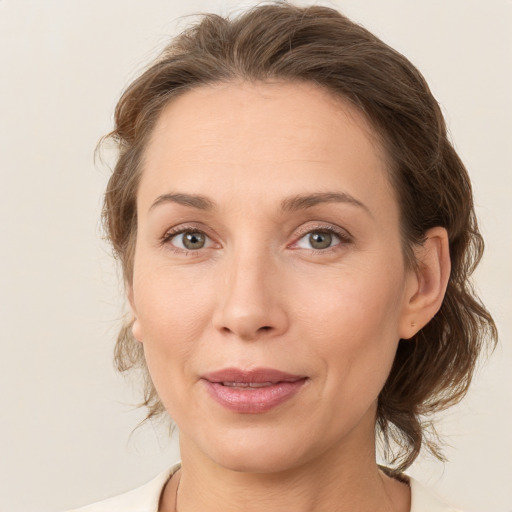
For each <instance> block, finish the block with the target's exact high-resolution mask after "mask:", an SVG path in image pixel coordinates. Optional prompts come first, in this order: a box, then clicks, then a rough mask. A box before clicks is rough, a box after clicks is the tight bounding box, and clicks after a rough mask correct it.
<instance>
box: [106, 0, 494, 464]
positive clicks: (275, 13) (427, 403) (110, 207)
mask: <svg viewBox="0 0 512 512" xmlns="http://www.w3.org/2000/svg"><path fill="white" fill-rule="evenodd" d="M240 80H245V81H268V80H273V81H276V80H278V81H307V82H313V83H315V84H317V85H318V86H320V87H323V88H325V89H327V90H328V91H330V93H331V94H332V95H334V96H335V97H342V98H345V99H348V100H349V101H351V102H352V103H353V104H354V105H355V106H356V107H357V108H358V109H360V110H361V111H362V112H363V113H364V114H365V115H366V116H367V118H368V119H369V120H370V122H371V124H372V125H373V127H374V128H375V130H376V132H377V133H378V134H379V135H380V137H381V138H382V143H383V145H384V147H385V149H386V150H387V154H388V156H389V166H390V176H391V181H392V183H393V185H394V188H395V190H396V193H397V197H398V202H399V206H400V210H401V229H402V234H403V247H404V254H405V257H406V262H407V264H409V265H413V264H414V258H413V256H412V254H413V253H412V247H413V246H414V244H419V243H421V242H422V240H423V237H424V234H425V232H426V231H427V230H428V229H429V228H431V227H434V226H443V227H445V228H446V229H447V231H448V235H449V244H450V256H451V275H450V279H449V283H448V288H447V291H446V295H445V298H444V301H443V304H442V306H441V309H440V310H439V312H438V313H437V314H436V315H435V317H434V318H433V319H432V320H431V321H430V322H429V323H428V324H427V325H426V326H425V327H424V328H423V329H421V330H420V331H419V332H418V333H417V334H416V335H415V336H414V337H413V338H412V339H411V340H401V341H400V343H399V346H398V350H397V353H396V358H395V361H394V365H393V367H392V370H391V373H390V375H389V378H388V380H387V382H386V384H385V386H384V389H383V390H382V392H381V393H380V396H379V402H378V410H377V428H378V433H379V434H380V435H381V439H382V440H383V442H384V447H385V449H386V454H387V456H388V459H389V460H388V462H390V463H391V464H394V465H395V470H396V471H402V470H403V469H405V468H407V467H408V466H409V465H410V464H411V463H412V462H413V461H414V459H415V458H416V457H417V455H418V453H419V451H420V448H421V446H422V444H424V445H426V446H427V448H428V449H430V450H431V452H432V453H434V454H435V455H437V456H438V457H439V458H441V454H440V452H439V447H438V444H437V443H436V438H435V437H428V436H426V433H427V432H428V430H426V427H427V425H428V423H427V421H426V420H427V419H428V418H429V415H430V414H431V413H433V412H436V411H439V410H442V409H444V408H446V407H448V406H450V405H453V404H455V403H457V402H458V401H459V400H460V399H461V398H462V397H463V396H464V395H465V393H466V392H467V389H468V386H469V384H470V381H471V378H472V374H473V371H474V369H475V365H476V362H477V358H478V355H479V353H480V352H481V350H482V348H484V346H485V345H486V344H487V343H488V344H489V345H491V346H492V341H493V340H495V339H496V335H497V333H496V327H495V325H494V322H493V320H492V317H491V316H490V314H489V313H488V311H487V310H486V309H485V307H484V306H483V305H482V304H481V302H480V301H479V300H478V298H477V296H476V295H475V293H474V291H473V289H472V287H471V284H470V282H469V277H470V275H471V273H472V272H473V270H474V268H475V267H476V265H477V264H478V262H479V260H480V258H481V256H482V251H483V246H484V245H483V241H482V237H481V235H480V233H479V231H478V226H477V221H476V218H475V212H474V207H473V199H472V192H471V184H470V181H469V177H468V175H467V172H466V170H465V168H464V165H463V164H462V162H461V160H460V159H459V157H458V155H457V154H456V152H455V150H454V149H453V147H452V145H451V144H450V141H449V140H448V137H447V132H446V126H445V122H444V119H443V116H442V114H441V110H440V108H439V105H438V103H437V102H436V100H435V99H434V97H433V96H432V94H431V92H430V90H429V88H428V86H427V84H426V82H425V80H424V78H423V77H422V75H421V74H420V73H419V72H418V71H417V69H416V68H415V67H414V66H413V65H412V64H411V63H410V62H409V61H408V60H407V59H406V58H405V57H404V56H403V55H401V54H400V53H398V52H396V51H395V50H393V49H392V48H390V47H389V46H387V45H386V44H385V43H383V42H382V41H381V40H379V39H378V38H377V37H375V36H374V35H373V34H371V33H370V32H368V31H367V30H366V29H364V28H362V27H361V26H359V25H357V24H355V23H353V22H352V21H350V20H349V19H347V18H346V17H344V16H343V15H342V14H340V13H339V12H338V11H336V10H334V9H331V8H328V7H322V6H310V7H305V8H301V7H297V6H294V5H291V4H290V3H287V2H282V1H280V2H275V3H273V4H266V5H260V6H257V7H254V8H252V9H250V10H248V11H246V12H244V13H242V14H241V15H239V16H238V17H236V18H234V19H230V18H229V17H228V18H223V17H221V16H218V15H216V14H205V15H202V18H201V19H200V20H199V21H198V22H197V23H195V24H194V25H193V26H191V27H189V28H188V29H186V30H185V31H184V32H182V33H181V34H179V35H178V36H177V37H175V38H174V39H173V40H172V41H171V43H170V44H169V45H168V46H167V47H166V48H165V50H164V51H163V53H162V54H161V55H160V57H159V58H158V59H157V61H156V62H154V63H153V64H152V65H151V66H150V67H149V69H147V70H146V71H145V72H144V73H143V74H142V75H141V76H140V77H139V78H137V79H136V80H135V81H134V82H133V83H132V84H131V85H130V86H129V87H128V89H127V90H126V91H125V92H124V94H123V95H122V97H121V99H120V101H119V103H118V105H117V108H116V111H115V129H114V131H113V132H112V133H111V134H110V135H109V136H110V137H111V138H113V139H114V140H115V142H116V143H117V145H118V148H119V158H118V161H117V164H116V166H115V169H114V172H113V174H112V176H111V178H110V181H109V184H108V187H107V191H106V195H105V203H104V211H103V215H104V223H105V227H106V231H107V235H108V238H109V239H110V241H111V243H112V246H113V249H114V253H115V255H116V256H117V257H118V258H119V260H120V261H121V264H122V269H123V273H124V278H125V281H126V282H127V283H131V280H132V273H133V257H134V247H135V239H136V228H137V212H136V194H137V185H138V181H139V178H140V175H141V171H142V169H141V167H142V155H143V151H144V148H145V145H146V142H147V140H148V137H149V136H150V134H151V131H152V128H153V126H154V124H155V122H156V120H157V118H158V116H159V114H160V112H161V111H162V110H163V108H164V107H165V106H166V104H167V103H168V102H169V100H170V99H171V98H173V97H176V96H177V95H179V94H183V93H184V92H186V91H187V90H190V89H192V88H195V87H199V86H201V85H204V84H212V83H218V82H233V81H240ZM132 322H133V320H130V319H128V320H127V322H126V323H125V325H124V326H123V328H122V329H121V332H120V334H119V337H118V340H117V344H116V349H115V362H116V364H117V368H118V369H119V371H122V372H124V371H127V370H129V369H134V368H139V369H141V370H142V372H143V375H144V378H145V392H144V402H143V405H145V406H147V407H148V410H149V413H148V418H150V417H152V416H154V415H156V414H159V413H161V412H163V411H164V409H163V406H162V404H161V402H160V400H159V398H158V396H157V393H156V390H155V388H154V387H153V384H152V382H151V378H150V376H149V374H148V372H147V367H146V364H145V360H144V354H143V351H142V347H141V344H140V343H138V342H137V341H135V340H134V338H133V336H132V334H131V325H132ZM393 446H394V447H395V449H392V447H393ZM397 446H398V450H396V447H397Z"/></svg>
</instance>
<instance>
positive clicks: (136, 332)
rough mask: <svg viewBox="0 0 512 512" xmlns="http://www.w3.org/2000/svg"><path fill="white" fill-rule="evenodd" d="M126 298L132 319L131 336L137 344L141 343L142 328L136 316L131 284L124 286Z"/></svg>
mask: <svg viewBox="0 0 512 512" xmlns="http://www.w3.org/2000/svg"><path fill="white" fill-rule="evenodd" d="M126 297H127V299H128V304H129V305H130V311H131V313H132V317H133V323H132V335H133V337H134V338H135V339H136V340H137V341H138V342H140V343H142V339H143V336H142V326H141V325H140V322H139V318H138V316H137V310H136V309H135V301H134V298H133V285H132V284H131V283H130V284H128V283H127V284H126Z"/></svg>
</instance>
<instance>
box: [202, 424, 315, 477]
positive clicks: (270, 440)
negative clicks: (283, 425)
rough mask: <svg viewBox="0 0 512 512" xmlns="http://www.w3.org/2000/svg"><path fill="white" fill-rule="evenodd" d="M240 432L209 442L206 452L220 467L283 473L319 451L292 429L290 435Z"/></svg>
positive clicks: (234, 469)
mask: <svg viewBox="0 0 512 512" xmlns="http://www.w3.org/2000/svg"><path fill="white" fill-rule="evenodd" d="M231 434H233V433H231ZM238 434H239V435H229V436H227V438H223V439H221V440H219V439H218V440H209V441H207V443H208V448H207V449H206V450H205V451H204V453H207V454H208V456H209V458H210V459H211V460H213V462H214V463H216V464H218V465H219V466H222V467H224V468H226V469H229V470H231V471H235V472H241V473H279V472H283V471H288V470H292V469H294V468H297V467H299V466H301V465H302V464H304V463H305V462H307V460H309V459H311V458H314V457H315V454H314V452H315V451H316V450H314V449H312V448H313V447H312V446H310V449H309V450H307V451H305V450H304V448H305V443H304V442H301V439H300V438H299V436H296V437H295V436H290V433H289V432H288V435H286V436H282V435H281V436H280V435H277V433H276V432H272V433H270V432H266V433H265V432H259V433H257V432H251V433H250V434H249V435H248V433H244V434H242V435H241V433H238ZM251 434H252V435H251ZM212 447H214V448H213V449H212Z"/></svg>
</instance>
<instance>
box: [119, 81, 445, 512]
mask: <svg viewBox="0 0 512 512" xmlns="http://www.w3.org/2000/svg"><path fill="white" fill-rule="evenodd" d="M315 193H338V194H345V196H344V198H345V200H344V201H326V202H325V201H324V202H320V203H318V204H315V205H309V207H307V208H299V209H289V208H288V209H285V210H282V208H281V206H282V203H283V201H286V200H288V205H289V199H290V198H292V197H295V196H298V195H311V194H315ZM169 194H193V195H200V196H205V197H207V198H208V200H209V201H210V202H211V203H215V207H213V208H211V209H202V208H197V207H196V206H197V205H196V206H192V205H185V204H179V203H177V202H176V201H173V200H170V199H169V196H168V195H169ZM166 195H167V196H166ZM347 197H349V198H350V200H346V199H347ZM303 206H304V205H303ZM137 211H138V227H137V229H138V231H137V243H136V250H135V257H134V277H133V283H131V285H130V287H129V299H130V303H131V305H132V309H133V313H134V316H135V323H134V326H133V333H134V336H135V338H136V339H137V340H139V341H140V342H141V343H143V345H144V353H145V356H146V360H147V364H148V368H149V371H150V374H151V376H152V379H153V382H154V385H155V387H156V389H157V391H158V394H159V396H160V398H161V400H162V402H163V404H164V405H165V407H166V409H167V411H168V412H169V414H170V416H171V417H172V418H173V420H174V421H175V422H176V424H177V425H178V427H179V431H180V448H181V456H182V470H181V472H180V474H179V475H178V476H177V477H175V478H173V479H172V480H171V482H170V483H169V484H168V485H167V487H166V488H165V490H164V493H163V495H162V500H161V506H160V510H162V511H166V510H169V511H170V510H174V506H175V503H174V500H175V494H176V485H177V479H178V478H180V485H179V493H178V507H179V510H180V512H187V511H192V510H202V511H205V512H209V511H212V512H213V511H216V510H222V511H224V512H226V511H239V510H244V511H264V510H265V511H268V510H273V511H279V510H283V511H284V510H287V511H289V510H294V511H297V512H303V511H313V510H314V511H324V510H325V511H334V510H335V511H345V510H346V511H349V510H350V511H353V510H358V511H363V512H364V511H366V510H368V511H370V510H371V511H376V510H379V511H380V510H382V511H384V510H393V511H402V512H406V511H408V510H409V508H410V492H409V488H408V486H406V485H405V484H403V483H400V482H398V481H397V480H392V479H390V478H388V477H385V476H384V475H383V474H382V473H381V472H379V470H378V468H377V466H376V463H375V440H374V427H375V414H376V403H377V397H378V395H379V392H380V390H381V389H382V387H383V385H384V383H385V381H386V378H387V376H388V374H389V371H390V368H391V364H392V362H393V359H394V355H395V352H396V348H397V344H398V341H399V339H400V338H409V337H410V336H412V335H413V334H414V333H415V332H416V331H417V330H418V329H420V328H421V327H422V326H423V325H424V324H425V323H427V322H428V320H430V318H431V317H432V316H433V315H434V314H435V312H436V311H437V309H438V308H439V307H440V304H441V301H442V297H443V294H444V290H445V287H446V281H447V276H448V274H449V258H448V246H447V237H446V232H445V231H444V230H443V229H441V228H435V229H433V230H431V231H430V232H428V233H427V241H426V243H425V244H424V245H423V246H422V247H418V248H417V249H416V256H417V258H418V260H419V261H420V262H421V264H420V265H419V270H417V271H413V270H411V269H407V268H406V267H405V265H404V259H403V254H402V246H401V239H400V231H399V209H398V205H397V201H396V198H395V195H394V191H393V189H392V187H391V185H390V182H389V180H388V171H387V165H386V158H385V154H384V152H383V151H382V149H381V147H380V146H379V143H378V139H377V137H376V136H375V134H374V133H373V131H372V128H371V126H370V125H369V124H368V122H367V121H366V120H365V118H364V117H363V116H362V115H361V114H360V113H359V112H358V111H357V110H356V109H355V108H354V107H352V106H351V105H349V104H348V103H347V102H344V101H341V100H339V99H334V98H333V97H331V96H330V95H329V94H328V93H326V92H325V91H323V90H322V89H320V88H318V87H317V86H316V85H313V84H307V83H302V84H297V83H295V84H291V83H251V84H249V83H245V82H241V83H232V84H216V85H214V86H203V87H200V88H197V89H195V90H193V91H190V92H187V93H185V94H183V95H182V96H179V97H178V98H176V99H174V100H173V101H172V102H171V103H170V104H169V105H167V107H166V108H165V110H164V111H163V112H162V114H161V115H160V118H159V120H158V123H157V125H156V127H155V129H154V132H153V134H152V137H151V140H150V142H149V144H148V146H147V148H146V152H145V161H144V169H143V174H142V178H141V182H140V186H139V190H138V196H137ZM180 229H187V230H188V231H189V233H190V232H198V231H200V232H202V233H204V234H205V238H204V240H205V245H204V246H203V247H202V248H200V249H195V248H193V249H189V250H186V248H185V246H184V245H183V235H182V234H178V235H176V234H174V233H173V232H172V230H178V231H179V230H180ZM327 230H332V231H331V233H332V234H331V239H330V242H329V243H328V244H327V245H328V246H327V247H325V248H324V247H322V248H320V249H319V248H318V247H317V248H316V249H315V248H313V246H312V245H311V243H312V242H311V238H310V235H311V234H316V235H318V234H322V233H325V232H326V231H327ZM319 232H320V233H319ZM227 367H237V368H242V369H244V370H250V369H253V368H256V367H266V368H274V369H278V370H281V371H285V372H288V373H291V374H294V375H301V376H306V377H307V380H306V383H305V384H304V386H302V388H301V389H300V391H299V392H298V393H297V394H296V395H295V396H294V397H292V398H291V399H290V400H288V401H286V402H285V403H283V404H281V405H279V406H278V407H276V408H274V409H272V410H270V411H268V412H265V413H263V414H240V413H237V412H233V411H229V410H227V409H225V408H224V407H222V406H221V405H219V404H218V403H217V402H215V401H214V400H212V398H211V397H210V396H209V394H208V393H207V392H206V390H205V386H204V382H203V381H202V380H201V376H202V375H204V374H205V373H206V372H211V371H215V370H219V369H223V368H227Z"/></svg>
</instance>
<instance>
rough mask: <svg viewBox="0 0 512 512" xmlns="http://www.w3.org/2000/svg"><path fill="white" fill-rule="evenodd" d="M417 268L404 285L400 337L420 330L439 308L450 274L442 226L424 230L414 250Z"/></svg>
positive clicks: (444, 230) (448, 255)
mask: <svg viewBox="0 0 512 512" xmlns="http://www.w3.org/2000/svg"><path fill="white" fill-rule="evenodd" d="M414 253H415V257H416V261H417V268H416V269H414V270H411V272H410V276H409V278H408V282H407V285H406V296H405V303H404V309H403V314H402V318H401V322H400V326H399V334H400V338H403V339H408V338H411V337H412V336H414V335H415V334H416V333H417V332H418V331H419V330H420V329H422V328H423V327H424V326H425V325H426V324H427V323H428V322H430V320H431V319H432V317H433V316H434V315H435V314H436V313H437V312H438V311H439V308H440V307H441V304H442V303H443V299H444V295H445V292H446V287H447V285H448V279H449V277H450V270H451V264H450V247H449V243H448V233H447V231H446V229H445V228H442V227H435V228H432V229H429V230H428V231H427V233H426V239H425V242H424V243H423V244H421V245H419V246H417V247H416V248H415V249H414Z"/></svg>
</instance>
